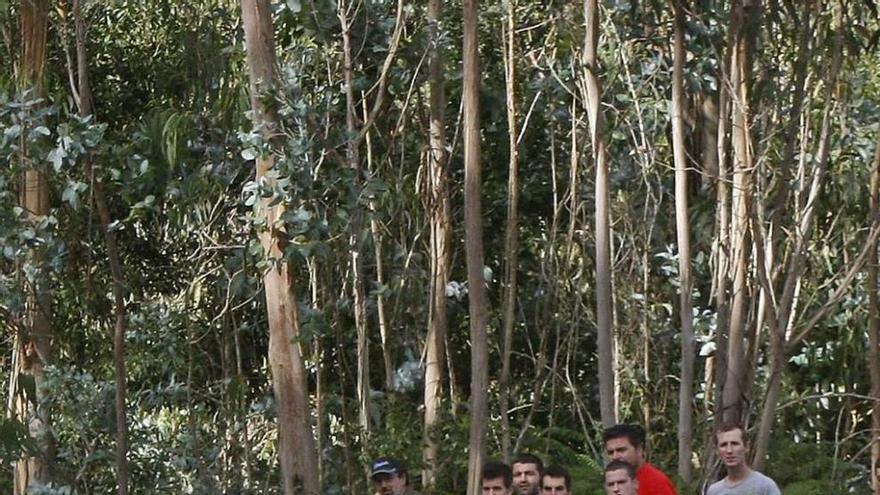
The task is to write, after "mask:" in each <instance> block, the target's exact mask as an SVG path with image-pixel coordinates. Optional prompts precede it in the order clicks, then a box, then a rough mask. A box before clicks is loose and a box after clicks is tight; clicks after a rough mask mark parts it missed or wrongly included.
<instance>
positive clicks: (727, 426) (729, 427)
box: [712, 421, 749, 446]
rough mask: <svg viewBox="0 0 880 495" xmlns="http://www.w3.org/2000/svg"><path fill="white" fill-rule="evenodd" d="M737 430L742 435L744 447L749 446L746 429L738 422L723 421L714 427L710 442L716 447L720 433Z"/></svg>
mask: <svg viewBox="0 0 880 495" xmlns="http://www.w3.org/2000/svg"><path fill="white" fill-rule="evenodd" d="M733 430H739V431H740V433H742V440H743V444H744V445H748V444H749V437H748V436H747V435H746V427H745V425H743V424H742V423H741V422H739V421H725V422H723V423H721V424H719V425H718V426H716V427H715V431H714V432H713V433H712V441H713V442H714V443H715V445H716V446H717V445H718V435H719V434H721V433H727V432H728V431H733Z"/></svg>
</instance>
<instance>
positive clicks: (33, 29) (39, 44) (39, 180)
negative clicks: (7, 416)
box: [10, 0, 55, 494]
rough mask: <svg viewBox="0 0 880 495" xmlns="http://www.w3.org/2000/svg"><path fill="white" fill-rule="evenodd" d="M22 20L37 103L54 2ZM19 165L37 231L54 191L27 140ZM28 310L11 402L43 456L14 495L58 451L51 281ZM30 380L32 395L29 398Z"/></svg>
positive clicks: (46, 478) (34, 291) (43, 475)
mask: <svg viewBox="0 0 880 495" xmlns="http://www.w3.org/2000/svg"><path fill="white" fill-rule="evenodd" d="M19 15H20V18H21V32H20V36H21V57H20V64H21V65H20V67H19V82H18V83H19V84H18V86H19V89H20V91H21V92H22V93H24V94H26V95H29V97H30V98H34V99H38V98H42V97H43V96H44V95H45V86H44V79H45V70H46V50H47V45H46V39H47V33H48V26H49V2H48V1H46V0H34V1H28V2H23V3H22V5H21V6H20V11H19ZM19 162H20V165H21V169H22V170H24V171H25V172H24V181H23V188H22V190H21V193H20V195H21V204H22V206H23V207H24V208H25V210H26V211H27V212H28V217H29V221H30V222H31V223H32V224H34V225H36V224H37V223H39V222H40V221H41V220H42V219H44V218H45V217H46V216H48V215H49V213H50V211H49V185H48V182H47V178H46V175H45V173H44V172H43V171H42V170H41V169H40V163H39V160H38V159H36V158H35V157H33V156H30V153H29V150H28V147H27V144H26V141H25V140H24V139H22V146H21V149H20V150H19ZM28 262H29V263H32V264H33V265H35V266H36V267H38V272H39V271H42V270H44V269H45V268H44V267H43V266H41V265H43V264H44V263H45V262H46V256H45V253H44V252H43V250H42V248H41V247H40V246H36V247H34V248H33V250H32V252H31V259H30V260H28ZM25 292H26V293H27V306H26V315H25V329H26V333H25V334H23V335H16V340H15V351H14V352H16V353H17V354H18V356H17V359H16V361H15V365H16V369H15V370H14V371H13V373H14V376H13V382H12V383H13V385H12V386H11V387H10V389H11V392H10V398H13V399H14V400H15V405H14V411H12V413H13V415H14V417H15V418H16V419H18V420H19V421H21V422H22V423H24V424H27V425H28V429H29V432H30V435H31V436H32V437H33V438H35V439H36V440H37V445H38V447H39V453H38V454H37V455H36V456H31V457H29V458H26V459H22V460H19V461H18V462H17V464H16V466H15V471H14V476H15V485H14V489H15V493H16V494H24V493H26V491H27V490H28V486H29V485H30V484H31V483H35V484H38V485H45V484H47V483H49V482H50V481H51V480H52V479H53V463H54V457H55V445H54V439H53V435H52V430H51V423H50V419H49V416H48V412H47V411H46V410H45V408H44V407H42V406H41V402H42V401H44V400H45V398H46V391H45V382H46V372H45V368H46V366H48V365H50V364H52V361H53V359H54V355H55V354H54V349H53V346H54V342H53V341H54V331H53V329H52V321H51V315H52V306H51V303H52V296H51V292H50V288H49V287H48V284H47V279H46V278H45V277H43V276H39V275H38V276H37V277H35V278H34V279H33V280H32V281H31V282H30V284H29V287H27V288H26V289H25ZM23 380H27V381H28V382H30V383H31V385H30V387H32V393H26V390H27V388H30V387H28V385H27V384H25V383H22V381H23Z"/></svg>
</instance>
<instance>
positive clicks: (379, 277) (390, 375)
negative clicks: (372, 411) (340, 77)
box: [319, 92, 394, 452]
mask: <svg viewBox="0 0 880 495" xmlns="http://www.w3.org/2000/svg"><path fill="white" fill-rule="evenodd" d="M361 103H362V105H363V115H364V120H366V119H368V118H369V116H370V115H369V111H368V109H367V97H366V95H365V94H364V93H363V92H362V93H361ZM364 142H365V145H366V148H367V172H368V173H369V174H370V175H373V174H375V173H376V169H375V167H374V166H373V140H372V138H371V136H370V132H369V129H368V130H367V133H366V134H365V135H364ZM370 211H371V212H372V215H370V236H371V237H372V239H373V256H374V258H375V261H376V283H378V285H379V287H384V286H385V268H384V263H383V261H382V260H383V257H382V232H381V231H380V229H379V221H378V220H376V215H377V213H378V211H377V205H376V202H375V201H374V200H372V199H371V200H370ZM385 306H386V304H385V296H383V295H382V293H381V292H379V294H377V295H376V313H377V315H378V317H379V337H381V339H382V364H383V367H384V369H385V391H386V392H391V391H392V390H393V389H394V364H393V363H394V360H393V358H392V353H391V329H390V327H389V325H388V312H387V311H386V310H385ZM319 452H320V450H319Z"/></svg>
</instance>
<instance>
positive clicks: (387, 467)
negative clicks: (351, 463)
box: [370, 457, 409, 495]
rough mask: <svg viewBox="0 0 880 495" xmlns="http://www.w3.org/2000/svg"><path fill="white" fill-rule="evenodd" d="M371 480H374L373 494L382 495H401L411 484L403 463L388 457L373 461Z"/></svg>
mask: <svg viewBox="0 0 880 495" xmlns="http://www.w3.org/2000/svg"><path fill="white" fill-rule="evenodd" d="M370 479H371V480H373V492H374V493H379V494H381V495H399V494H401V493H403V491H404V490H405V489H406V485H407V484H408V482H409V480H408V477H407V475H406V467H405V466H404V465H403V463H401V462H400V461H398V460H397V459H391V458H388V457H380V458H378V459H376V460H375V461H373V469H372V472H371V473H370Z"/></svg>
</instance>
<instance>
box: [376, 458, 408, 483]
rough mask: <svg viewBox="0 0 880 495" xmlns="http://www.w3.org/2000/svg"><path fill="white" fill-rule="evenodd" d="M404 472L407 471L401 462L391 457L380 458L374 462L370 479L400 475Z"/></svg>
mask: <svg viewBox="0 0 880 495" xmlns="http://www.w3.org/2000/svg"><path fill="white" fill-rule="evenodd" d="M403 471H405V469H404V468H403V465H402V464H401V463H400V461H398V460H396V459H391V458H389V457H380V458H378V459H376V460H375V461H373V470H372V472H371V473H370V478H373V477H375V476H376V475H378V474H400V473H402V472H403Z"/></svg>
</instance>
